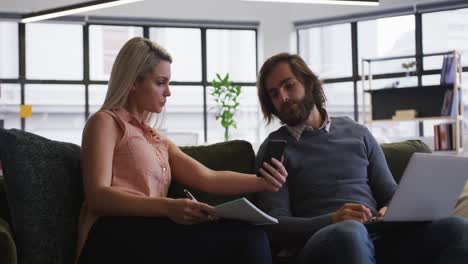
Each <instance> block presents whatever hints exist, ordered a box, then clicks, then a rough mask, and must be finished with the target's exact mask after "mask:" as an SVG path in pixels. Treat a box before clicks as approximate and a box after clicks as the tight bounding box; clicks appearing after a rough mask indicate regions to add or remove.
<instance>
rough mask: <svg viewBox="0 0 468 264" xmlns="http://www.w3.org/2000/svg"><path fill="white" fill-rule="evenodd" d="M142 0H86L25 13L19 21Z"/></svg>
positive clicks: (41, 18) (29, 20) (34, 20)
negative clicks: (86, 0) (85, 0)
mask: <svg viewBox="0 0 468 264" xmlns="http://www.w3.org/2000/svg"><path fill="white" fill-rule="evenodd" d="M139 1H143V0H107V1H88V2H84V3H79V4H74V5H69V6H64V7H58V8H53V9H48V10H44V11H39V12H34V13H30V14H26V15H24V16H23V17H22V19H21V23H30V22H36V21H40V20H45V19H50V18H54V17H61V16H68V15H72V14H76V13H82V12H87V11H92V10H96V9H101V8H106V7H112V6H118V5H124V4H129V3H133V2H139Z"/></svg>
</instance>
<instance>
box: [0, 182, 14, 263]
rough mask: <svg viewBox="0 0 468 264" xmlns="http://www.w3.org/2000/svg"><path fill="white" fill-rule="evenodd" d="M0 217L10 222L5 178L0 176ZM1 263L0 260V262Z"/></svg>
mask: <svg viewBox="0 0 468 264" xmlns="http://www.w3.org/2000/svg"><path fill="white" fill-rule="evenodd" d="M0 218H3V219H4V220H6V221H7V222H8V223H11V222H10V209H9V207H8V201H7V198H6V192H5V180H4V179H3V177H2V176H0ZM0 263H1V262H0Z"/></svg>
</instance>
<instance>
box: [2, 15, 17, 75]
mask: <svg viewBox="0 0 468 264" xmlns="http://www.w3.org/2000/svg"><path fill="white" fill-rule="evenodd" d="M0 58H1V60H0V78H12V79H13V78H18V70H19V68H18V65H19V64H18V58H19V56H18V23H14V22H1V21H0Z"/></svg>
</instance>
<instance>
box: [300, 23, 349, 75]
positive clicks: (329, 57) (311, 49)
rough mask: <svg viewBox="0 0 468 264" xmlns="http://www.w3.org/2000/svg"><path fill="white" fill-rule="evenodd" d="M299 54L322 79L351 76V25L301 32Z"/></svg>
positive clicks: (310, 29) (317, 28)
mask: <svg viewBox="0 0 468 264" xmlns="http://www.w3.org/2000/svg"><path fill="white" fill-rule="evenodd" d="M299 52H300V55H301V56H302V58H303V59H304V60H305V61H306V62H307V64H308V66H309V67H310V68H311V70H312V71H313V72H314V73H316V74H318V75H319V77H320V78H321V79H329V78H336V77H348V76H351V75H352V65H351V61H352V60H351V59H352V58H351V26H350V24H340V25H333V26H325V27H316V28H309V29H303V30H299Z"/></svg>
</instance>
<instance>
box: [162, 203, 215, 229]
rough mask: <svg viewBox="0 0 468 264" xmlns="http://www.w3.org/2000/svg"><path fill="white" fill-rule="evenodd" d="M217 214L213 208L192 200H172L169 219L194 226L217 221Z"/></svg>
mask: <svg viewBox="0 0 468 264" xmlns="http://www.w3.org/2000/svg"><path fill="white" fill-rule="evenodd" d="M215 212H216V209H215V208H214V207H213V206H210V205H208V204H205V203H200V202H197V201H193V200H190V199H171V200H170V202H169V210H168V217H169V218H170V219H171V220H172V221H174V222H176V223H178V224H183V225H192V224H198V223H202V222H205V221H210V220H214V219H216V217H215V216H214V214H215Z"/></svg>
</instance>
